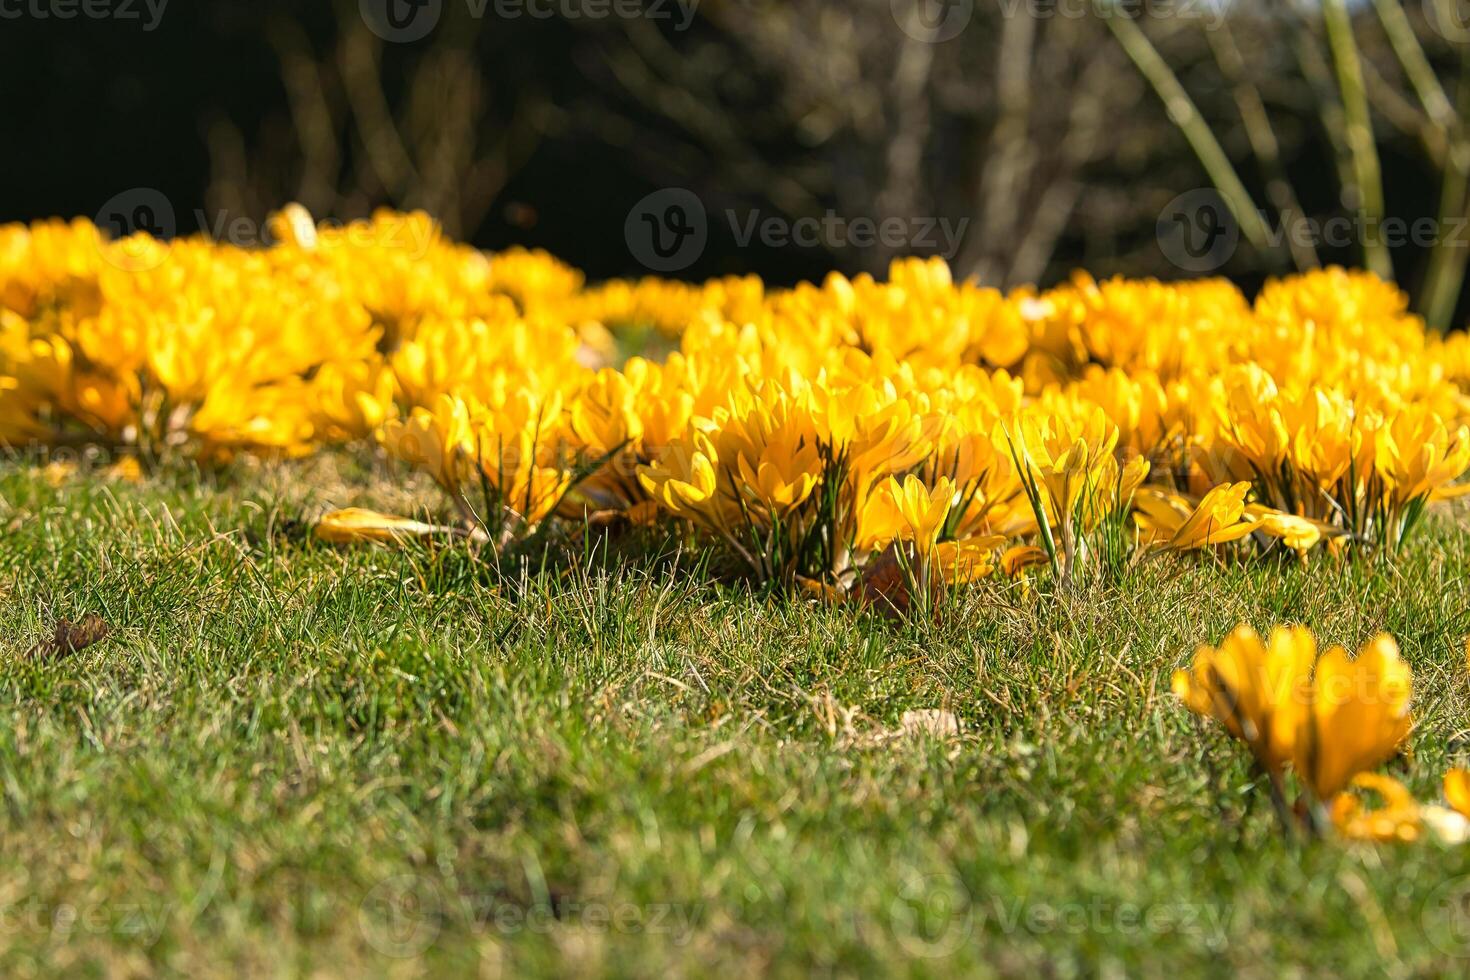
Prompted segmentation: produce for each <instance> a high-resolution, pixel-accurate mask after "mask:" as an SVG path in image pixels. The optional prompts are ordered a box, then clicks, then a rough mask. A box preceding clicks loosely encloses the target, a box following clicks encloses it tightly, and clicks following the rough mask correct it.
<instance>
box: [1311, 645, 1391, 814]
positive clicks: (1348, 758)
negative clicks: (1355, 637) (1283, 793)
mask: <svg viewBox="0 0 1470 980" xmlns="http://www.w3.org/2000/svg"><path fill="white" fill-rule="evenodd" d="M1411 680H1412V678H1411V675H1410V671H1409V665H1408V664H1406V663H1404V661H1403V660H1402V659H1401V658H1400V657H1399V648H1398V644H1397V643H1395V642H1394V641H1393V638H1392V637H1390V636H1388V635H1387V634H1379V635H1378V636H1376V637H1374V638H1373V639H1371V640H1369V641H1368V643H1367V644H1365V645H1364V646H1363V648H1362V649H1361V650H1360V651H1358V655H1357V657H1356V658H1354V659H1352V660H1349V659H1348V655H1347V651H1346V650H1344V649H1343V648H1342V647H1333V648H1332V649H1331V650H1328V651H1327V652H1326V653H1325V654H1323V655H1322V659H1321V660H1320V661H1319V662H1318V664H1317V671H1316V675H1315V676H1314V677H1313V679H1312V694H1311V705H1310V708H1309V709H1308V711H1307V712H1306V713H1305V715H1304V717H1303V718H1302V721H1301V730H1300V732H1299V733H1298V734H1297V738H1296V747H1295V751H1294V754H1293V766H1294V767H1295V769H1296V771H1297V774H1298V775H1299V776H1300V777H1301V778H1302V779H1303V780H1304V781H1305V782H1306V783H1307V785H1308V786H1310V787H1311V788H1312V792H1314V793H1316V795H1317V799H1319V800H1330V799H1332V798H1333V797H1334V796H1336V795H1337V794H1338V792H1340V791H1341V790H1343V789H1345V788H1346V787H1347V785H1348V783H1349V782H1350V781H1351V780H1352V778H1353V776H1355V775H1357V774H1358V773H1360V772H1363V771H1365V770H1368V769H1371V768H1373V767H1374V766H1376V765H1378V764H1379V763H1381V762H1383V761H1384V760H1385V759H1388V758H1389V757H1390V756H1392V755H1393V754H1394V752H1396V751H1398V747H1399V743H1401V742H1402V741H1403V740H1404V737H1405V736H1406V735H1408V734H1409V725H1410V720H1409V689H1410V686H1411Z"/></svg>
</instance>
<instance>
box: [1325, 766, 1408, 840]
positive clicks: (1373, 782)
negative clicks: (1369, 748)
mask: <svg viewBox="0 0 1470 980" xmlns="http://www.w3.org/2000/svg"><path fill="white" fill-rule="evenodd" d="M1352 785H1353V788H1355V789H1364V790H1368V791H1370V792H1373V793H1377V794H1378V797H1379V799H1381V800H1382V801H1383V805H1382V806H1380V807H1378V808H1377V809H1372V810H1370V809H1368V808H1366V807H1364V806H1363V801H1362V800H1361V799H1360V798H1359V797H1357V796H1355V795H1353V794H1352V793H1340V794H1339V795H1338V796H1337V798H1336V799H1334V800H1333V801H1332V825H1333V826H1334V827H1336V828H1337V832H1338V833H1339V834H1341V835H1342V836H1344V837H1347V838H1349V839H1351V840H1372V841H1414V840H1418V839H1419V834H1420V831H1421V827H1422V824H1423V814H1422V813H1421V811H1420V808H1419V804H1418V803H1417V802H1416V801H1415V800H1414V797H1413V796H1411V795H1410V794H1409V791H1408V789H1406V788H1405V787H1404V784H1403V783H1401V782H1399V781H1398V780H1397V779H1394V778H1392V777H1390V776H1380V775H1378V774H1376V773H1368V772H1364V773H1359V774H1358V775H1356V776H1354V777H1353V781H1352Z"/></svg>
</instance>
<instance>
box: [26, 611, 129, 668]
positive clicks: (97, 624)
mask: <svg viewBox="0 0 1470 980" xmlns="http://www.w3.org/2000/svg"><path fill="white" fill-rule="evenodd" d="M111 633H112V630H111V628H110V627H109V626H108V625H107V624H106V623H105V622H103V621H102V617H101V616H98V615H97V614H96V613H89V614H88V615H86V616H84V617H83V618H82V621H81V622H80V623H73V622H71V621H70V620H66V619H58V620H57V621H56V631H55V633H54V634H53V635H52V636H51V638H50V639H47V640H42V641H41V642H40V643H37V644H36V645H35V646H33V647H31V648H30V649H29V650H27V651H26V658H27V659H30V660H45V661H56V660H63V659H65V658H67V657H70V656H71V655H72V654H74V653H78V652H80V651H82V650H85V649H87V647H89V646H92V645H94V644H97V643H101V642H102V641H103V640H105V639H107V637H108V636H109V635H111Z"/></svg>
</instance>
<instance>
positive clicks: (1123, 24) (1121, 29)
mask: <svg viewBox="0 0 1470 980" xmlns="http://www.w3.org/2000/svg"><path fill="white" fill-rule="evenodd" d="M1094 8H1095V9H1096V11H1097V14H1098V16H1099V17H1101V18H1102V19H1103V21H1104V22H1105V23H1106V24H1107V25H1108V29H1109V30H1111V31H1112V32H1113V36H1114V37H1116V38H1117V39H1118V43H1119V44H1121V45H1122V46H1123V50H1124V52H1126V53H1127V55H1128V57H1129V58H1130V59H1131V60H1132V61H1133V64H1134V65H1135V66H1136V67H1137V68H1138V70H1139V72H1141V73H1142V74H1143V77H1144V78H1145V79H1146V80H1147V81H1148V83H1149V84H1150V85H1151V86H1152V87H1153V90H1154V92H1155V93H1156V94H1157V95H1158V97H1159V99H1160V100H1161V101H1162V102H1163V103H1164V108H1165V109H1166V110H1167V111H1168V113H1169V119H1170V121H1171V122H1173V123H1174V125H1175V126H1177V127H1178V128H1179V131H1180V132H1181V133H1183V134H1184V138H1185V139H1186V140H1187V141H1188V142H1189V145H1190V148H1191V149H1193V150H1194V153H1195V156H1196V157H1197V158H1198V159H1199V162H1200V164H1201V165H1202V166H1203V167H1204V168H1205V173H1206V174H1207V175H1208V176H1209V178H1210V182H1211V183H1212V184H1213V185H1214V187H1215V190H1217V191H1218V192H1219V193H1220V196H1221V197H1222V198H1223V199H1224V201H1225V206H1226V207H1228V208H1229V209H1230V213H1231V215H1232V216H1233V217H1234V218H1235V222H1236V224H1238V225H1239V226H1240V231H1241V234H1243V235H1244V236H1245V239H1246V241H1248V242H1250V244H1251V246H1252V247H1253V248H1255V249H1256V250H1257V251H1259V252H1263V253H1264V252H1267V251H1269V250H1270V247H1271V241H1270V239H1271V235H1270V232H1269V230H1268V229H1267V228H1266V222H1265V221H1264V220H1262V218H1261V212H1260V209H1259V208H1257V207H1256V204H1255V202H1254V201H1253V200H1252V199H1251V195H1250V192H1249V191H1247V190H1246V188H1245V184H1244V183H1243V182H1242V181H1241V179H1240V175H1239V174H1238V173H1236V171H1235V167H1234V166H1233V165H1232V164H1231V163H1230V158H1229V157H1228V156H1227V155H1226V154H1225V150H1224V148H1223V147H1221V146H1220V141H1219V140H1218V139H1216V138H1215V134H1214V132H1213V131H1212V130H1211V129H1210V126H1209V124H1208V123H1207V122H1205V119H1204V116H1202V115H1201V114H1200V111H1199V109H1198V108H1197V107H1196V106H1195V104H1194V100H1193V99H1191V98H1190V97H1189V93H1188V92H1186V91H1185V90H1184V85H1183V84H1182V83H1181V82H1180V81H1179V76H1177V75H1176V74H1174V70H1173V69H1172V68H1170V67H1169V63H1168V62H1167V61H1165V60H1164V57H1163V55H1161V54H1159V51H1158V49H1157V48H1156V47H1154V44H1153V42H1152V41H1150V40H1149V39H1148V35H1147V34H1145V33H1144V32H1143V29H1142V28H1141V27H1139V26H1138V25H1137V24H1136V23H1134V21H1133V19H1132V18H1131V17H1127V16H1124V15H1122V14H1121V13H1120V12H1118V11H1116V10H1113V9H1112V4H1111V3H1110V2H1109V0H1094Z"/></svg>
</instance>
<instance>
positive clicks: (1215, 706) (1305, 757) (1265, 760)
mask: <svg viewBox="0 0 1470 980" xmlns="http://www.w3.org/2000/svg"><path fill="white" fill-rule="evenodd" d="M1467 648H1470V644H1467ZM1412 684H1413V678H1412V674H1411V671H1410V670H1409V665H1408V664H1407V663H1405V662H1404V661H1403V660H1402V659H1401V658H1400V656H1399V648H1398V644H1397V643H1395V642H1394V640H1393V638H1392V637H1390V636H1388V635H1387V634H1380V635H1378V636H1376V637H1374V638H1373V639H1371V640H1369V641H1368V642H1367V643H1366V644H1364V645H1363V647H1362V649H1361V650H1359V651H1358V654H1357V656H1356V657H1349V656H1348V654H1347V651H1346V650H1344V649H1343V648H1342V647H1333V648H1331V649H1330V650H1328V651H1327V652H1326V653H1323V654H1321V655H1320V656H1318V652H1317V638H1316V636H1314V635H1313V634H1312V631H1311V630H1309V629H1306V628H1305V627H1301V626H1278V627H1276V628H1275V629H1273V630H1272V631H1271V634H1270V636H1269V637H1268V638H1267V639H1265V640H1263V639H1262V638H1261V636H1260V634H1258V633H1257V632H1256V631H1255V630H1253V629H1252V628H1251V627H1250V626H1247V625H1244V624H1242V625H1241V626H1238V627H1236V629H1235V630H1234V631H1232V632H1231V633H1230V635H1228V636H1227V637H1225V639H1224V640H1223V641H1222V642H1221V643H1220V645H1219V646H1218V647H1211V646H1208V645H1202V646H1200V647H1199V648H1198V649H1197V650H1196V651H1195V654H1194V660H1193V662H1192V663H1191V665H1190V667H1189V669H1188V670H1178V671H1175V672H1174V680H1173V689H1174V694H1175V696H1177V697H1178V698H1179V699H1180V700H1181V701H1182V702H1183V703H1184V705H1185V707H1187V708H1188V709H1189V710H1190V711H1192V712H1194V713H1195V714H1197V715H1200V716H1202V717H1206V718H1213V719H1215V720H1216V721H1218V722H1219V723H1220V724H1222V725H1223V726H1224V727H1225V730H1226V731H1227V732H1229V733H1230V734H1231V735H1232V736H1234V737H1235V738H1237V739H1239V740H1241V741H1243V742H1244V743H1245V744H1246V746H1247V747H1248V748H1249V749H1250V752H1251V755H1252V757H1253V758H1254V760H1255V762H1256V765H1257V766H1258V767H1259V769H1260V771H1261V772H1262V773H1264V774H1265V775H1266V776H1267V777H1268V779H1269V780H1270V786H1271V795H1272V799H1273V801H1274V802H1275V803H1276V806H1277V814H1278V816H1279V817H1280V818H1281V819H1282V821H1283V825H1284V826H1285V827H1287V828H1290V827H1291V826H1292V825H1294V824H1295V823H1296V822H1297V820H1298V818H1300V819H1301V820H1302V821H1304V822H1305V823H1306V824H1307V826H1308V827H1310V828H1312V829H1314V830H1321V829H1325V827H1326V825H1327V824H1328V823H1329V822H1330V823H1331V825H1332V827H1334V828H1335V829H1336V831H1337V832H1338V833H1339V834H1340V835H1341V836H1343V837H1346V838H1349V839H1355V840H1372V841H1414V840H1418V839H1420V838H1421V837H1423V836H1424V835H1425V832H1426V830H1427V831H1429V832H1431V833H1432V834H1433V835H1434V836H1436V837H1438V838H1439V839H1441V840H1444V841H1447V842H1452V843H1463V842H1464V841H1466V840H1470V771H1466V770H1463V769H1451V770H1450V771H1449V772H1447V773H1446V774H1445V776H1444V796H1445V799H1446V800H1447V801H1448V803H1449V806H1440V805H1438V804H1421V803H1419V802H1418V801H1417V800H1415V799H1414V797H1413V795H1412V794H1411V793H1410V792H1409V790H1408V788H1407V787H1405V786H1404V785H1403V784H1402V783H1400V782H1399V781H1398V780H1396V779H1394V778H1393V777H1392V776H1387V775H1384V774H1383V773H1377V772H1373V771H1372V770H1373V769H1374V768H1376V767H1377V766H1379V765H1380V764H1382V763H1383V762H1385V761H1387V760H1388V759H1390V758H1392V757H1393V756H1394V755H1396V754H1398V753H1399V751H1400V750H1401V748H1402V746H1403V743H1404V741H1405V740H1406V739H1407V737H1408V735H1409V731H1410V728H1411V727H1412V724H1413V722H1412V719H1411V717H1410V713H1409V698H1410V693H1411V688H1412ZM1292 775H1294V776H1295V780H1296V782H1297V783H1298V784H1299V785H1300V787H1301V790H1302V791H1301V793H1300V795H1299V796H1298V798H1297V800H1296V805H1295V806H1294V807H1290V808H1288V805H1287V784H1288V776H1292ZM1362 793H1371V794H1373V795H1374V796H1376V797H1377V798H1378V801H1379V805H1378V806H1377V807H1367V806H1365V805H1364V800H1363V798H1362V796H1361V795H1360V794H1362Z"/></svg>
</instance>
